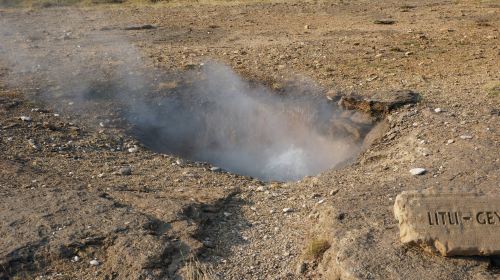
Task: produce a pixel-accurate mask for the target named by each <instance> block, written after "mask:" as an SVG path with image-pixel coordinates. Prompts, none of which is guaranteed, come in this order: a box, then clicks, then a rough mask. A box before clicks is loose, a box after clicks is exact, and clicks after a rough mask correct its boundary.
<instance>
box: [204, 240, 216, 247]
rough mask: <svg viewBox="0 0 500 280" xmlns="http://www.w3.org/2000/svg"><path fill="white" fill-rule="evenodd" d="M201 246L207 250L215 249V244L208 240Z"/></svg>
mask: <svg viewBox="0 0 500 280" xmlns="http://www.w3.org/2000/svg"><path fill="white" fill-rule="evenodd" d="M203 246H205V247H207V248H215V244H214V243H213V242H212V241H210V240H205V241H203Z"/></svg>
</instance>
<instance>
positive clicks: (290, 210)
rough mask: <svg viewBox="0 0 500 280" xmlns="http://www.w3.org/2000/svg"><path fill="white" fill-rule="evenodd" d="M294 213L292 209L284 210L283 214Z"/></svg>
mask: <svg viewBox="0 0 500 280" xmlns="http://www.w3.org/2000/svg"><path fill="white" fill-rule="evenodd" d="M290 212H293V209H292V208H283V213H290Z"/></svg>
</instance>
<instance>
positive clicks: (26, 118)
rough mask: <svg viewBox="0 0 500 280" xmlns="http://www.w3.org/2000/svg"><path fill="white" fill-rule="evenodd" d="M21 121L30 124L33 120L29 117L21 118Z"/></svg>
mask: <svg viewBox="0 0 500 280" xmlns="http://www.w3.org/2000/svg"><path fill="white" fill-rule="evenodd" d="M20 119H21V120H22V121H23V122H30V121H31V118H30V117H28V116H21V117H20Z"/></svg>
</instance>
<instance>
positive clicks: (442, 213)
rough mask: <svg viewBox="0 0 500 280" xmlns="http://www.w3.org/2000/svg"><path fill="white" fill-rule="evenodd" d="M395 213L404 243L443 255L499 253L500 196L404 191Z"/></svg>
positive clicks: (397, 200)
mask: <svg viewBox="0 0 500 280" xmlns="http://www.w3.org/2000/svg"><path fill="white" fill-rule="evenodd" d="M394 215H395V216H396V219H397V220H398V221H399V230H400V238H401V242H403V243H417V244H420V245H422V246H423V247H424V248H426V249H430V250H432V251H435V250H437V251H438V252H439V253H441V255H443V256H454V255H463V256H470V255H499V254H500V196H496V195H480V194H471V193H430V192H402V193H401V194H399V195H398V196H397V198H396V202H395V204H394Z"/></svg>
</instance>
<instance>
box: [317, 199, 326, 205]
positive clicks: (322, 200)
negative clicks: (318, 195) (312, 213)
mask: <svg viewBox="0 0 500 280" xmlns="http://www.w3.org/2000/svg"><path fill="white" fill-rule="evenodd" d="M323 202H325V200H324V199H321V200H320V201H318V202H317V204H323Z"/></svg>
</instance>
